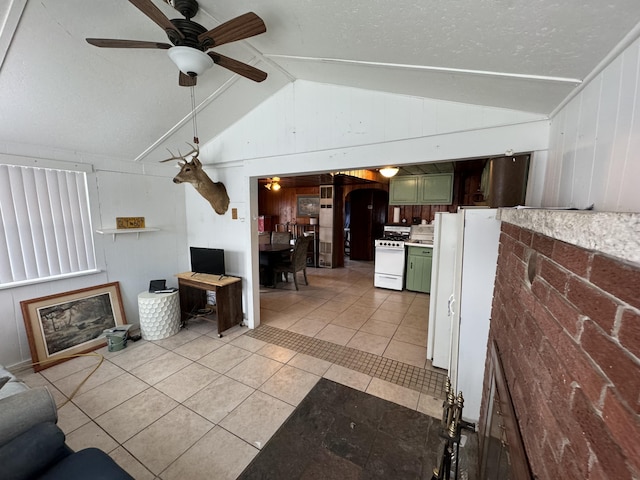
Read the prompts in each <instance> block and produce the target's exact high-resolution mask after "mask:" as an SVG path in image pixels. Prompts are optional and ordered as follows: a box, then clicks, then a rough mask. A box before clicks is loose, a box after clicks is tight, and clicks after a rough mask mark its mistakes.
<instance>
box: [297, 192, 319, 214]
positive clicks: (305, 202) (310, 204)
mask: <svg viewBox="0 0 640 480" xmlns="http://www.w3.org/2000/svg"><path fill="white" fill-rule="evenodd" d="M319 214H320V197H319V196H317V195H298V213H297V215H296V216H298V217H317V216H318V215H319Z"/></svg>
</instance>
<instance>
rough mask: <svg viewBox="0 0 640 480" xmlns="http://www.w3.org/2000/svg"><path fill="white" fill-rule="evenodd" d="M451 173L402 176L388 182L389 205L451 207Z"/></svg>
mask: <svg viewBox="0 0 640 480" xmlns="http://www.w3.org/2000/svg"><path fill="white" fill-rule="evenodd" d="M452 201H453V172H451V173H433V174H428V175H403V176H401V177H394V178H392V179H391V180H390V181H389V205H451V202H452Z"/></svg>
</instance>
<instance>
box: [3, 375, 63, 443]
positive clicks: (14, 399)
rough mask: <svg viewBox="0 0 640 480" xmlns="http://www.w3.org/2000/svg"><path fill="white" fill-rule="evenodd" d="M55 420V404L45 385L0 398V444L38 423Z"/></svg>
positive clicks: (56, 418)
mask: <svg viewBox="0 0 640 480" xmlns="http://www.w3.org/2000/svg"><path fill="white" fill-rule="evenodd" d="M9 383H11V382H9ZM4 388H7V385H5V386H4V387H3V390H4ZM57 421H58V411H57V409H56V404H55V402H54V401H53V397H52V396H51V393H49V390H47V388H46V387H36V388H31V389H27V390H25V391H24V392H19V393H16V394H15V395H11V396H9V397H5V398H0V445H4V444H5V443H7V442H8V441H10V440H11V439H13V438H15V437H17V436H18V435H21V434H23V433H24V432H26V431H27V430H29V429H30V428H31V427H33V426H35V425H37V424H38V423H43V422H51V423H56V422H57Z"/></svg>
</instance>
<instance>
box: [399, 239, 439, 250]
mask: <svg viewBox="0 0 640 480" xmlns="http://www.w3.org/2000/svg"><path fill="white" fill-rule="evenodd" d="M404 244H405V246H407V247H426V248H433V243H431V242H426V241H425V240H408V241H406V242H404Z"/></svg>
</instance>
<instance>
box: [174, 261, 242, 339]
mask: <svg viewBox="0 0 640 480" xmlns="http://www.w3.org/2000/svg"><path fill="white" fill-rule="evenodd" d="M176 277H178V289H179V291H180V310H181V320H182V322H183V323H185V322H186V321H187V320H188V319H189V317H190V316H193V312H195V311H197V310H199V309H203V308H205V307H206V305H207V290H210V291H213V292H215V293H216V310H217V313H218V315H217V317H218V337H222V332H224V331H225V330H228V329H230V328H231V327H233V326H234V325H239V324H240V323H242V279H241V278H238V277H227V276H225V277H223V278H222V279H221V278H220V276H219V275H208V274H206V273H193V272H184V273H178V274H177V275H176Z"/></svg>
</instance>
